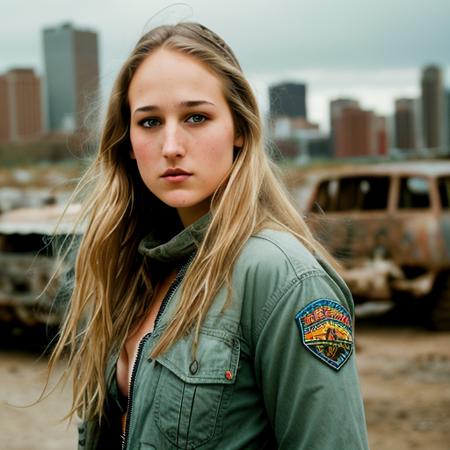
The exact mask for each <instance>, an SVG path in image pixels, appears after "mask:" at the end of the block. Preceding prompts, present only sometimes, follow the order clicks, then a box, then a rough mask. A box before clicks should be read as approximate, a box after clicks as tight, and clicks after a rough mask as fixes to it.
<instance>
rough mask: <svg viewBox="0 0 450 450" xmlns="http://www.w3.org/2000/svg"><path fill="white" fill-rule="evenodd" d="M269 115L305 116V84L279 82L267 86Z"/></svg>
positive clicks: (272, 116)
mask: <svg viewBox="0 0 450 450" xmlns="http://www.w3.org/2000/svg"><path fill="white" fill-rule="evenodd" d="M269 102H270V117H271V118H272V119H275V118H277V117H289V118H299V117H303V118H304V119H306V118H307V114H306V112H307V111H306V84H304V83H280V84H276V85H273V86H270V87H269Z"/></svg>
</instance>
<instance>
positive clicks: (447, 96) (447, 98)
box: [445, 90, 450, 153]
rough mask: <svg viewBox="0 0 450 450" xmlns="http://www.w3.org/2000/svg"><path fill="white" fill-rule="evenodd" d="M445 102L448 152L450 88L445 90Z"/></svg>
mask: <svg viewBox="0 0 450 450" xmlns="http://www.w3.org/2000/svg"><path fill="white" fill-rule="evenodd" d="M445 104H446V114H445V125H446V127H445V128H446V129H447V139H446V142H445V144H446V146H447V152H448V153H450V90H446V92H445Z"/></svg>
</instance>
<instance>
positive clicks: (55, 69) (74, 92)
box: [43, 23, 99, 132]
mask: <svg viewBox="0 0 450 450" xmlns="http://www.w3.org/2000/svg"><path fill="white" fill-rule="evenodd" d="M43 42H44V59H45V73H46V84H45V86H46V100H47V101H46V108H47V111H46V112H47V121H48V123H47V125H48V128H49V129H50V130H52V131H66V132H73V131H75V130H77V129H80V128H82V126H83V120H84V118H85V116H86V114H87V113H88V112H90V111H89V110H90V108H92V106H91V105H92V103H91V102H92V101H93V100H95V99H96V98H97V94H98V91H99V69H98V42H97V33H95V32H94V31H88V30H78V29H75V28H74V27H73V26H72V24H71V23H65V24H63V25H61V26H59V27H55V28H46V29H45V30H44V31H43Z"/></svg>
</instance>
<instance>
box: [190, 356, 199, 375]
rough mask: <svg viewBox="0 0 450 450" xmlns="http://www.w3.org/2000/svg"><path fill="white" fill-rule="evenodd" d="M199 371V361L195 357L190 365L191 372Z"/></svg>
mask: <svg viewBox="0 0 450 450" xmlns="http://www.w3.org/2000/svg"><path fill="white" fill-rule="evenodd" d="M197 371H198V361H197V360H196V359H194V361H192V362H191V365H190V366H189V372H191V374H192V375H195V374H196V373H197Z"/></svg>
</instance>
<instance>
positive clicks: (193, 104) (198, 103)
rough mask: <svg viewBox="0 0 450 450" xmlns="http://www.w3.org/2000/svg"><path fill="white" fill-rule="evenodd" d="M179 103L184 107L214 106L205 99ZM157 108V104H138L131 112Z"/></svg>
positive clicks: (150, 110)
mask: <svg viewBox="0 0 450 450" xmlns="http://www.w3.org/2000/svg"><path fill="white" fill-rule="evenodd" d="M179 105H180V106H184V107H186V108H193V107H196V106H201V105H211V106H216V105H215V104H214V103H212V102H209V101H207V100H186V101H182V102H180V103H179ZM159 109H160V108H159V106H157V105H145V106H140V107H139V108H136V109H135V110H134V113H133V114H136V113H138V112H152V111H157V110H159Z"/></svg>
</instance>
